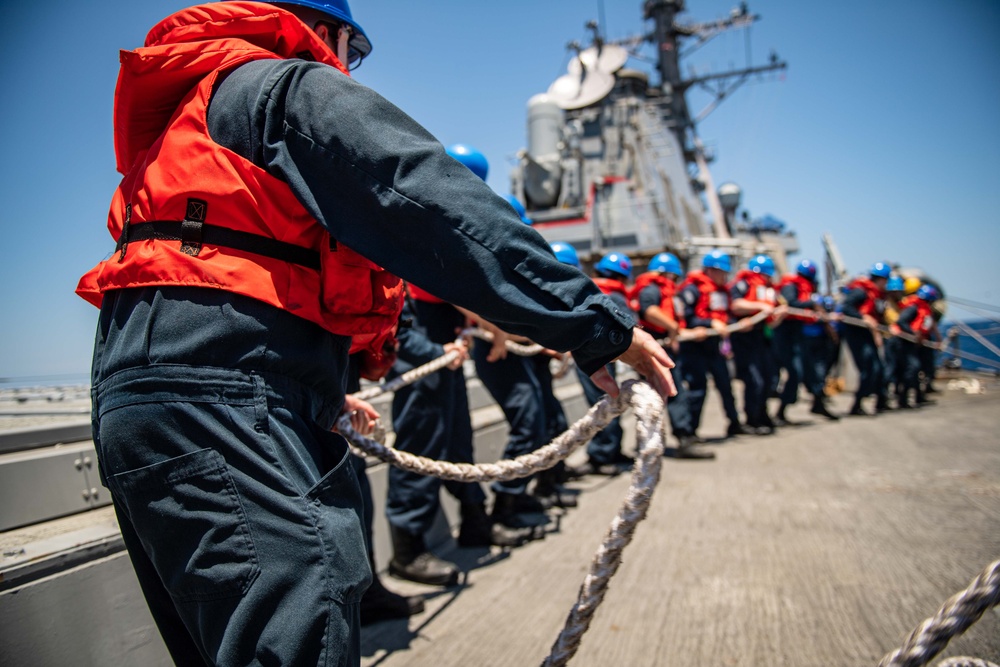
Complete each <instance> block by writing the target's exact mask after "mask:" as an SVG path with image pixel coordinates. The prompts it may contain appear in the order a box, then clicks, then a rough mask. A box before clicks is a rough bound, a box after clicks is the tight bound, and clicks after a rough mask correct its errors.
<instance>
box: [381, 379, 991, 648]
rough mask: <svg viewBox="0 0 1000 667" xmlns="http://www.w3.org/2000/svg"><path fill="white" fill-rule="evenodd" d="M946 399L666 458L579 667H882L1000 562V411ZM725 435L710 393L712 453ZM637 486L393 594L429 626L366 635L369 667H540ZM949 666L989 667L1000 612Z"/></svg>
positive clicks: (609, 488)
mask: <svg viewBox="0 0 1000 667" xmlns="http://www.w3.org/2000/svg"><path fill="white" fill-rule="evenodd" d="M940 384H941V386H942V387H944V386H945V385H946V381H941V382H940ZM937 396H940V397H941V398H940V399H939V400H938V403H937V404H936V405H933V406H929V407H926V408H924V409H921V410H914V411H908V412H898V411H897V412H891V413H888V414H885V415H881V416H879V417H877V418H862V417H854V418H845V419H843V420H841V421H840V422H837V423H832V422H827V421H825V420H822V418H817V419H816V420H811V419H808V416H809V415H808V411H807V410H808V404H805V405H803V404H802V403H801V402H800V403H799V404H798V405H797V406H795V407H794V409H792V410H791V411H790V415H791V416H792V417H793V418H796V419H798V420H800V421H801V422H803V423H802V424H801V425H799V426H793V427H786V428H783V429H781V430H780V431H779V433H778V434H776V435H774V436H772V437H767V438H760V437H750V436H744V437H740V438H738V439H735V440H728V441H725V442H719V443H717V444H708V445H707V447H708V448H711V449H713V450H714V451H716V453H717V459H716V460H715V461H708V462H705V461H689V460H674V459H665V461H664V468H663V474H662V478H661V481H660V484H659V486H658V488H657V489H656V492H655V494H654V496H653V501H652V505H651V508H650V511H649V515H648V518H647V519H646V520H645V521H644V522H642V523H641V524H640V525H639V526H638V529H637V530H636V534H635V538H634V540H633V542H632V543H631V544H630V545H629V546H628V547H627V548H626V550H625V553H624V559H623V560H624V562H623V564H622V566H621V568H620V570H619V571H618V573H617V575H616V576H615V577H614V578H613V579H612V581H611V585H610V591H609V592H608V595H607V597H606V599H605V601H604V603H603V605H602V606H601V608H600V609H599V610H598V611H597V613H596V616H595V617H594V620H593V623H592V625H591V627H590V629H589V630H588V632H587V633H586V634H585V635H584V637H583V641H582V643H581V646H580V649H579V652H578V653H577V654H576V656H575V658H574V659H573V660H572V661H571V662H570V664H572V665H664V666H667V665H685V666H689V665H754V666H756V665H796V666H798V667H806V666H810V665H816V666H820V665H822V666H824V667H835V666H838V665H843V666H845V667H846V666H848V665H851V666H853V665H866V664H867V665H874V664H875V663H877V662H878V660H879V658H881V656H882V655H884V654H885V653H886V652H888V651H890V650H892V649H894V648H897V647H898V646H900V645H901V644H902V642H903V640H904V638H905V637H906V635H907V634H908V633H909V632H910V631H911V630H912V629H913V628H915V627H916V626H917V625H918V623H920V622H921V621H922V620H923V619H925V618H927V617H929V616H931V615H932V614H933V613H934V612H936V611H937V609H938V608H939V606H940V605H941V604H942V603H943V602H944V601H945V600H946V599H947V598H948V597H950V596H951V595H952V594H954V593H956V592H958V591H960V590H962V589H964V588H965V587H966V586H967V585H968V584H969V582H970V580H971V579H972V578H973V577H974V576H975V575H977V574H978V573H979V572H980V571H981V570H982V569H983V568H984V567H985V566H986V565H987V564H989V563H990V562H992V561H994V560H996V559H997V558H1000V432H998V428H997V427H998V424H1000V393H998V392H996V391H991V392H989V393H986V394H982V395H967V394H965V393H964V392H962V391H956V390H951V391H943V392H942V393H941V394H938V395H937ZM849 401H850V397H849V395H848V396H840V397H836V398H835V399H834V400H833V405H834V406H835V407H836V408H838V409H839V410H840V411H846V408H847V407H848V405H849ZM807 422H808V423H807ZM723 424H724V420H723V418H722V416H721V414H720V411H719V408H718V396H717V395H715V394H713V393H710V394H709V397H708V401H707V414H706V417H705V420H704V423H703V428H702V434H703V435H705V436H711V435H713V434H714V433H718V434H721V432H722V430H723ZM628 484H629V476H628V475H622V476H619V477H616V478H611V479H607V478H587V479H586V480H584V482H583V483H577V484H574V486H575V487H576V488H579V489H581V495H580V496H579V500H580V506H579V508H577V509H574V510H570V511H569V512H568V513H566V514H565V515H564V516H562V517H560V518H559V520H558V522H557V524H556V528H555V529H554V530H553V531H552V532H550V533H549V534H548V535H547V537H546V539H545V540H542V541H538V542H533V543H531V544H529V545H527V546H524V547H521V548H519V549H517V550H514V551H512V552H510V553H498V552H493V553H488V552H486V551H485V550H483V551H475V550H469V549H457V548H456V549H452V550H443V551H441V552H440V553H441V555H443V556H445V557H448V558H451V559H453V560H455V561H456V562H458V563H459V564H460V565H461V566H462V567H463V568H464V569H465V570H466V576H465V580H464V584H463V585H461V586H459V587H457V588H454V589H449V590H441V589H432V588H428V587H424V586H420V585H416V584H410V583H408V582H401V581H398V580H395V579H392V578H389V577H388V576H386V582H387V583H388V585H389V586H390V587H391V588H393V589H394V590H397V591H405V592H408V593H421V594H423V595H425V596H426V602H427V610H426V611H425V612H424V613H422V614H420V615H417V616H415V617H413V618H411V619H409V620H401V621H387V622H383V623H380V624H376V625H373V626H369V627H367V628H365V629H364V633H363V654H364V658H363V662H362V664H363V665H366V666H374V665H381V666H384V667H392V666H394V665H409V666H411V667H420V666H423V665H427V666H431V665H433V666H434V667H446V666H448V665H455V666H458V665H461V666H463V667H464V666H467V665H532V664H540V663H541V662H542V661H543V659H544V658H545V657H546V656H547V655H548V653H549V650H550V647H551V645H552V643H553V642H554V640H555V639H556V637H557V636H558V634H559V632H560V630H561V628H562V625H563V623H564V620H565V618H566V615H567V613H568V612H569V610H570V608H571V606H572V605H573V603H574V601H575V599H576V594H577V591H578V588H579V586H580V583H581V582H582V580H583V577H584V575H585V572H586V569H587V567H588V565H589V563H590V561H591V558H592V557H593V553H594V551H595V550H596V548H597V546H598V545H599V543H600V542H601V540H602V538H603V536H604V534H605V532H606V530H607V527H608V524H609V522H610V521H611V519H612V517H613V516H614V514H615V511H616V509H617V507H618V505H619V504H620V502H621V500H622V499H623V498H624V495H625V492H626V488H627V486H628ZM384 576H385V575H384ZM941 655H942V656H949V655H970V656H973V657H978V658H983V659H992V660H993V661H997V660H998V658H1000V608H994V609H993V610H991V611H989V612H987V613H986V614H985V615H984V616H983V618H982V619H981V620H980V621H979V622H978V623H976V624H975V625H973V626H972V627H971V628H970V629H969V630H968V631H967V632H966V633H965V634H964V635H962V636H961V637H958V638H956V639H953V640H952V641H951V643H950V644H949V646H948V647H947V648H946V649H945V651H944V652H943V653H942V654H941Z"/></svg>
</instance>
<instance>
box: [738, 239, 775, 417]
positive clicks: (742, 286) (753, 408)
mask: <svg viewBox="0 0 1000 667" xmlns="http://www.w3.org/2000/svg"><path fill="white" fill-rule="evenodd" d="M773 277H774V260H772V259H771V258H770V257H768V256H767V255H756V256H755V257H753V258H751V259H750V261H749V263H748V264H747V268H745V269H743V270H741V271H740V272H739V273H737V274H736V277H735V278H734V279H733V281H732V282H731V283H730V285H729V298H730V304H729V307H730V309H731V310H732V313H733V315H735V316H736V317H753V316H754V315H757V314H758V313H767V314H768V316H769V317H768V320H767V321H762V322H758V323H757V324H755V325H754V326H753V328H751V329H749V330H747V331H743V332H737V333H734V334H733V335H732V336H731V337H730V340H731V341H732V343H733V356H734V357H735V360H736V377H737V378H739V379H740V380H741V381H742V382H743V412H744V414H745V415H746V426H747V428H748V429H750V430H751V431H752V432H753V433H756V434H757V435H770V434H771V433H774V426H775V425H774V422H772V421H771V418H770V417H769V416H768V414H767V396H768V393H769V390H770V382H771V378H772V377H773V376H774V374H775V373H774V366H775V363H776V361H775V358H774V351H773V350H772V349H771V340H770V337H769V336H768V335H767V332H766V331H765V327H768V326H772V327H774V326H778V325H779V324H781V321H782V319H783V318H784V316H785V314H786V313H787V311H788V306H784V305H781V306H779V305H778V299H777V295H776V294H775V291H774V287H773V285H772V283H771V281H772V279H773Z"/></svg>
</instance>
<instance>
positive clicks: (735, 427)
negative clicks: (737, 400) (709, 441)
mask: <svg viewBox="0 0 1000 667" xmlns="http://www.w3.org/2000/svg"><path fill="white" fill-rule="evenodd" d="M751 434H754V431H751V430H750V429H749V428H747V427H746V426H744V425H743V424H741V423H739V422H738V421H733V422H729V427H728V428H726V437H728V438H735V437H736V436H738V435H751Z"/></svg>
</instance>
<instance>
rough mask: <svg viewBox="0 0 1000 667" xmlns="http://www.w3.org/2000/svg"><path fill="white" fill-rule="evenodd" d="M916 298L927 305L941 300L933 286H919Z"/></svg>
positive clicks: (939, 294)
mask: <svg viewBox="0 0 1000 667" xmlns="http://www.w3.org/2000/svg"><path fill="white" fill-rule="evenodd" d="M917 297H918V298H921V299H923V300H924V301H926V302H927V303H933V302H934V301H937V300H938V299H940V298H941V293H940V292H938V291H937V289H935V288H934V286H933V285H921V286H920V289H918V290H917Z"/></svg>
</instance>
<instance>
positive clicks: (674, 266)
mask: <svg viewBox="0 0 1000 667" xmlns="http://www.w3.org/2000/svg"><path fill="white" fill-rule="evenodd" d="M647 268H648V269H649V270H650V271H659V272H660V273H672V274H674V275H675V276H679V275H681V274H682V273H684V269H682V268H681V260H679V259H677V257H676V256H675V255H673V254H671V253H669V252H661V253H660V254H659V255H657V256H656V257H654V258H653V259H651V260H649V266H648V267H647Z"/></svg>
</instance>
